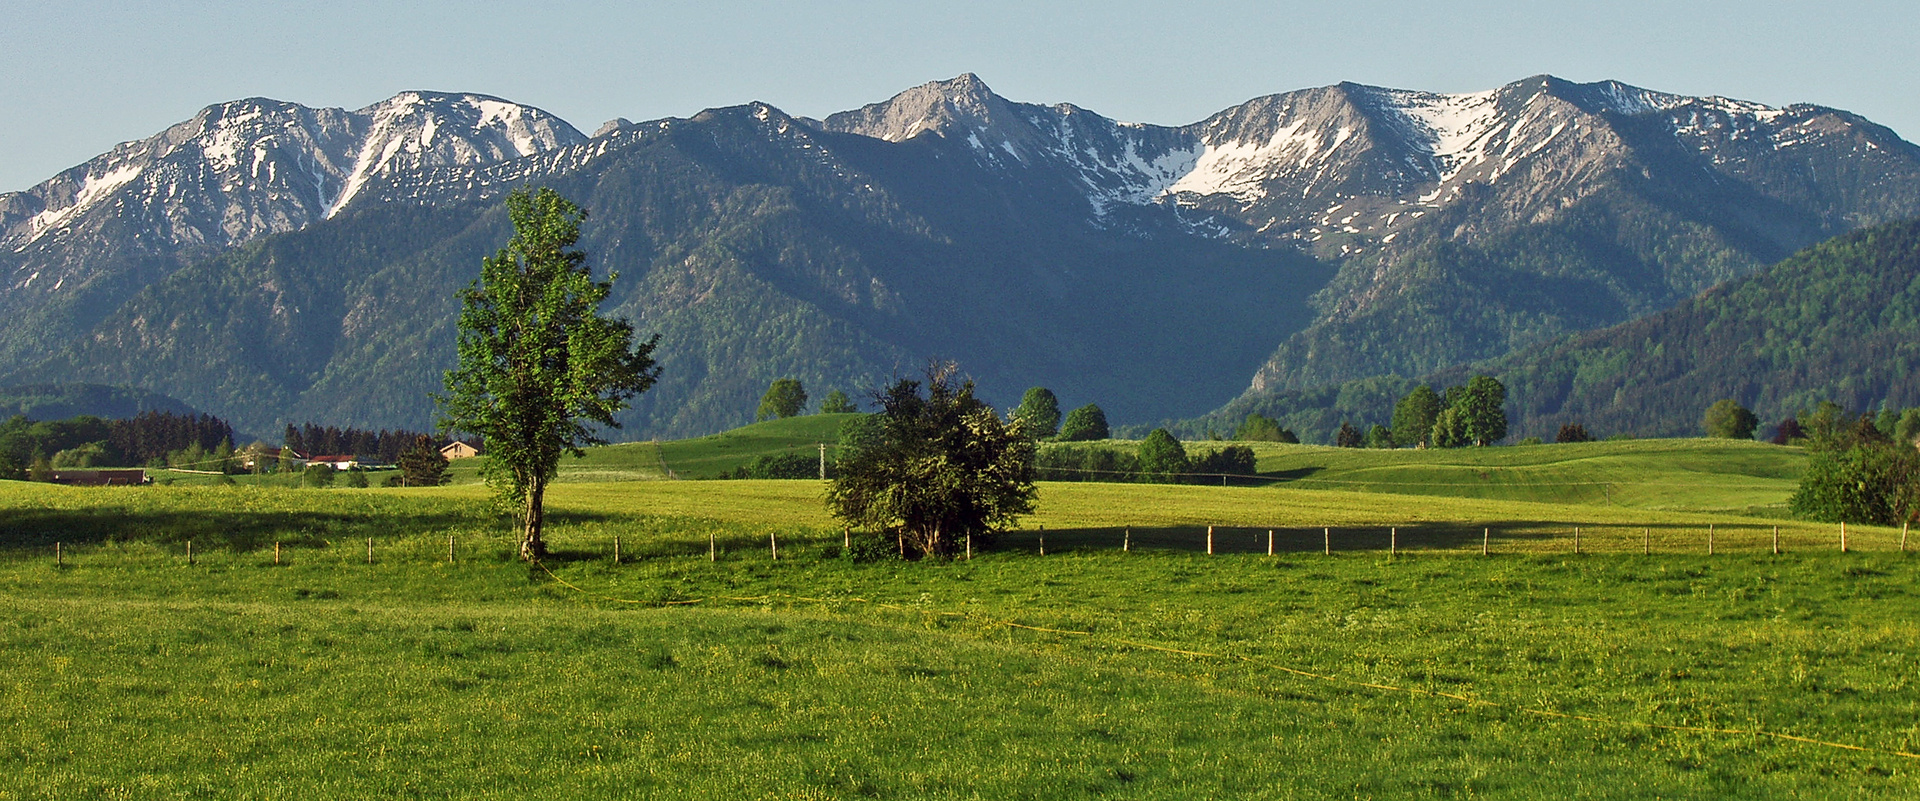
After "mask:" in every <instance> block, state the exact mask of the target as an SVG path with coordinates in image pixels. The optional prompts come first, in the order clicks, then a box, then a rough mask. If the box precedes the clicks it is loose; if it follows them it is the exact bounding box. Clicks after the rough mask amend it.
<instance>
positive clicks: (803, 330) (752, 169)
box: [0, 75, 1920, 437]
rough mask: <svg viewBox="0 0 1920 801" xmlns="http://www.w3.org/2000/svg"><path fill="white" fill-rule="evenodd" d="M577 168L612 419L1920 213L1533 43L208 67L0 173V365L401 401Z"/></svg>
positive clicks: (1897, 189) (1869, 147) (745, 404)
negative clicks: (510, 240)
mask: <svg viewBox="0 0 1920 801" xmlns="http://www.w3.org/2000/svg"><path fill="white" fill-rule="evenodd" d="M526 185H545V186H552V187H554V188H556V189H558V190H560V191H561V192H562V193H564V194H567V195H568V196H569V197H572V198H573V199H575V200H576V201H577V202H579V203H580V204H581V205H583V206H584V207H586V208H587V209H588V210H589V212H590V214H591V216H590V218H589V221H588V224H587V227H586V229H585V230H584V236H583V240H582V244H583V246H584V247H585V248H586V250H587V251H588V252H589V253H590V254H591V258H592V261H593V263H594V264H595V265H596V266H597V267H599V268H601V269H604V270H608V271H613V272H618V273H619V275H620V277H619V279H618V281H617V282H616V287H615V295H614V297H613V298H612V300H611V311H612V312H613V313H616V314H620V315H624V316H626V317H629V318H630V319H632V320H633V321H634V322H635V325H636V327H637V328H638V329H639V330H641V331H642V332H658V333H660V334H661V335H662V345H661V348H660V350H659V354H660V355H661V357H662V364H663V367H664V371H663V376H662V380H661V383H660V384H659V385H658V386H657V387H656V388H655V390H653V391H652V392H650V393H648V394H647V395H646V396H643V398H642V399H641V401H640V402H639V403H638V404H636V406H635V408H634V409H633V410H631V411H630V412H629V413H628V415H627V416H626V417H625V418H624V419H625V421H626V422H627V423H628V431H627V432H626V434H624V435H623V436H628V437H635V436H638V437H645V436H679V435H687V434H697V433H705V432H709V431H713V430H718V429H721V428H725V427H728V426H731V425H734V424H738V423H740V422H744V421H746V420H747V419H749V418H750V416H751V414H752V410H753V408H754V405H755V404H754V401H755V399H756V398H757V396H758V394H759V392H760V391H761V390H763V389H764V388H765V387H766V385H767V383H768V382H769V381H770V380H771V379H773V378H775V377H781V376H794V377H799V378H801V379H802V380H803V381H804V382H805V383H806V385H807V386H808V387H809V388H810V389H812V390H814V391H815V392H816V394H824V392H825V391H826V390H827V389H832V388H839V389H845V390H847V391H849V393H850V394H854V395H856V397H858V395H859V393H860V391H862V390H865V389H869V388H872V387H875V386H878V385H879V384H881V383H882V382H884V381H886V380H887V379H888V378H889V377H891V376H895V375H910V374H913V373H915V372H917V371H918V369H919V367H920V365H921V364H922V363H923V362H924V361H925V360H926V359H927V358H929V357H944V358H954V359H957V360H959V361H960V362H961V363H962V366H963V367H964V368H966V369H967V370H968V371H969V372H970V373H972V375H973V376H974V377H975V379H976V380H978V381H979V382H980V384H981V385H982V389H983V391H984V392H985V393H986V395H987V397H989V398H992V399H995V400H998V401H1001V402H1003V403H1005V404H1007V405H1010V404H1011V402H1012V400H1013V399H1015V398H1017V397H1018V396H1019V393H1020V391H1021V390H1022V389H1024V388H1025V387H1027V386H1032V385H1045V386H1049V387H1051V388H1053V389H1054V390H1055V391H1056V393H1058V394H1059V395H1060V396H1061V398H1062V400H1063V402H1066V403H1068V404H1070V405H1078V404H1080V403H1085V402H1098V403H1100V404H1101V405H1102V406H1103V407H1105V408H1106V409H1107V410H1108V412H1109V414H1110V415H1111V416H1112V417H1114V418H1115V419H1117V420H1134V421H1143V420H1152V419H1161V418H1174V417H1193V416H1196V415H1200V414H1203V413H1205V412H1207V411H1208V410H1211V409H1215V408H1219V407H1221V405H1222V404H1223V403H1225V402H1227V401H1228V400H1229V399H1233V398H1235V397H1236V396H1238V397H1239V399H1240V400H1238V401H1236V403H1237V404H1239V405H1241V406H1245V405H1246V404H1248V403H1250V402H1252V401H1253V400H1254V399H1258V398H1263V397H1278V396H1280V395H1285V394H1286V393H1299V392H1304V391H1308V390H1312V389H1313V388H1318V387H1330V386H1343V385H1349V384H1352V383H1353V382H1356V381H1364V380H1369V379H1379V380H1386V379H1385V378H1383V377H1388V376H1415V375H1423V374H1427V373H1431V372H1433V371H1438V370H1445V369H1447V368H1450V367H1454V366H1456V365H1462V364H1467V363H1473V362H1477V361H1482V360H1487V359H1493V358H1497V357H1500V356H1501V355H1503V354H1507V353H1511V352H1518V351H1522V350H1525V349H1527V348H1529V347H1533V346H1538V345H1541V344H1542V343H1551V342H1556V341H1560V340H1562V339H1563V338H1565V337H1567V336H1569V335H1572V334H1575V333H1577V332H1581V331H1589V330H1593V329H1599V328H1603V327H1606V326H1610V325H1614V324H1618V323H1622V322H1625V321H1628V320H1632V319H1635V318H1640V317H1644V316H1646V315H1650V314H1654V313H1658V312H1661V311H1663V310H1665V309H1669V308H1672V307H1674V306H1675V305H1676V304H1679V303H1681V302H1682V301H1684V300H1686V299H1687V298H1690V297H1693V296H1695V295H1698V294H1699V293H1701V292H1703V291H1705V290H1708V289H1709V288H1711V287H1714V286H1717V285H1720V284H1723V283H1725V282H1727V281H1729V280H1731V279H1735V278H1738V277H1741V276H1745V275H1748V274H1751V273H1754V272H1756V271H1758V270H1760V269H1761V268H1762V267H1764V266H1766V265H1769V264H1772V263H1774V262H1777V261H1779V260H1780V259H1783V258H1785V257H1786V256H1788V255H1789V254H1791V253H1793V252H1795V251H1796V250H1799V249H1801V248H1803V247H1806V246H1808V245H1811V244H1813V243H1816V242H1819V241H1821V240H1824V239H1827V238H1830V237H1833V236H1836V235H1839V234H1843V233H1846V232H1848V231H1852V230H1855V229H1857V228H1860V227H1863V226H1866V225H1870V224H1874V223H1879V222H1883V221H1888V220H1897V219H1904V218H1909V217H1914V216H1920V148H1916V147H1915V146H1914V145H1912V144H1910V143H1907V142H1905V141H1903V140H1901V139H1900V138H1899V137H1898V136H1897V135H1895V134H1894V133H1893V132H1892V131H1889V130H1887V129H1886V128H1883V127H1880V126H1878V125H1875V124H1873V123H1871V122H1869V121H1867V120H1864V119H1862V118H1859V117H1857V116H1855V115H1852V114H1849V113H1847V112H1844V111H1839V110H1835V109H1830V108H1825V107H1820V106H1813V105H1795V106H1788V107H1785V108H1772V107H1766V106H1762V105H1759V104H1755V103H1749V102H1744V101H1737V100H1730V99H1725V98H1715V97H1707V98H1700V97H1686V96H1680V95H1671V94H1665V93H1660V92H1654V91H1649V90H1644V89H1638V88H1634V87H1630V86H1626V85H1624V84H1620V83H1616V82H1602V83H1591V84H1579V83H1571V82H1567V81H1563V80H1560V79H1557V78H1552V77H1547V76H1541V77H1534V78H1528V79H1525V80H1521V81H1517V82H1514V83H1512V84H1508V85H1506V86H1503V87H1500V88H1498V89H1494V90H1490V91H1486V92H1478V93H1471V94H1435V93H1425V92H1414V91H1404V90H1394V89H1383V88H1378V87H1369V86H1361V85H1357V84H1340V85H1336V86H1330V87H1323V88H1316V89H1307V90H1302V91H1296V92H1288V93H1283V94H1277V95H1271V96H1267V97H1261V98H1256V99H1254V100H1250V101H1248V102H1246V103H1244V104H1241V105H1239V106H1235V107H1233V108H1230V109H1226V110H1223V111H1221V112H1219V113H1218V114H1215V115H1213V116H1211V117H1209V118H1207V119H1205V120H1202V121H1200V122H1196V123H1193V124H1191V125H1185V126H1177V127H1168V126H1155V125H1144V124H1135V123H1125V122H1119V121H1115V120H1111V119H1108V118H1106V117H1103V116H1101V115H1099V114H1096V113H1093V112H1091V111H1087V110H1085V109H1081V108H1078V107H1076V106H1072V105H1067V104H1059V105H1050V106H1048V105H1035V104H1027V103H1018V102H1013V101H1009V100H1007V99H1005V98H1002V97H1000V96H998V95H996V94H994V93H993V92H992V91H991V90H990V89H988V87H987V86H986V85H985V84H984V83H983V82H981V81H980V80H979V79H978V78H976V77H974V76H972V75H962V76H960V77H958V78H955V79H952V80H948V81H939V82H934V83H929V84H926V85H924V86H920V87H916V88H913V89H909V90H907V91H905V92H902V93H901V94H899V95H897V96H895V97H893V98H892V99H890V100H888V101H886V102H883V103H876V104H873V105H869V106H866V107H863V108H860V109H856V110H852V111H847V112H843V113H839V114H834V115H830V116H827V117H826V118H825V119H820V120H814V119H808V118H804V117H796V116H791V115H788V114H785V113H783V112H781V111H780V110H779V109H776V108H774V107H772V106H769V105H767V104H764V103H752V104H748V105H745V106H736V107H730V108H721V109H711V110H708V111H704V112H701V113H700V114H697V115H694V116H692V117H690V118H685V119H678V118H675V119H663V120H655V121H649V122H644V123H633V122H629V121H626V120H614V121H611V122H608V123H607V124H605V125H602V126H600V128H599V129H598V130H597V131H596V132H595V133H594V135H592V136H586V135H583V134H581V133H580V132H579V131H578V130H577V129H575V128H573V127H571V126H569V125H568V124H567V123H566V122H564V121H561V120H559V119H558V118H555V117H553V116H552V115H549V114H546V113H544V112H541V111H540V110H538V109H534V108H531V107H526V106H520V105H516V104H513V103H510V102H507V101H504V100H500V99H497V98H492V97H486V96H482V95H462V94H439V93H430V92H408V93H403V94H401V95H399V96H397V97H395V98H393V99H391V100H388V101H385V102H383V103H379V104H376V105H374V106H370V107H368V108H366V109H362V110H360V111H354V112H348V111H344V110H340V109H310V108H306V107H302V106H298V105H295V104H291V103H282V102H278V101H269V100H260V99H254V100H245V101H236V102H233V103H226V104H221V105H218V106H212V107H209V108H208V109H205V110H203V111H202V112H201V113H200V114H198V115H196V116H195V117H194V118H193V119H192V120H189V121H187V122H184V123H181V124H179V125H176V126H174V127H172V128H170V129H168V130H167V131H165V132H162V133H161V134H159V135H156V136H154V137H152V138H149V139H146V140H142V141H138V142H130V143H127V144H124V145H121V146H119V147H117V148H115V149H114V150H113V151H110V152H109V153H107V154H104V155H102V156H100V157H98V158H96V159H94V160H92V161H89V162H88V163H86V164H83V165H80V166H78V167H75V168H73V169H71V170H68V171H66V172H64V173H62V174H60V175H59V176H55V177H54V178H53V179H51V180H49V181H47V182H46V183H43V184H41V185H39V186H36V187H34V188H32V189H29V190H27V191H25V192H19V193H13V194H8V195H4V196H0V281H3V282H4V283H3V284H0V314H4V315H5V316H6V319H9V320H11V321H13V324H12V325H9V326H7V327H6V329H5V330H4V331H0V381H5V382H8V383H33V382H48V381H91V382H95V383H102V384H114V385H133V386H143V387H147V388H149V389H152V390H155V391H158V392H162V393H165V394H167V395H170V396H174V397H178V398H180V399H182V400H184V401H186V402H188V403H191V404H193V405H194V406H196V407H199V408H202V409H207V410H209V411H213V412H215V413H217V414H221V415H223V416H225V417H227V418H228V419H230V420H232V421H233V422H234V424H235V425H236V426H237V427H239V428H241V429H242V430H247V431H255V432H258V431H273V430H277V428H278V426H279V425H281V424H284V423H285V422H289V421H303V420H320V421H326V422H332V423H337V424H351V425H360V426H368V427H379V426H387V427H391V426H401V427H412V428H421V427H425V426H428V425H430V424H431V406H430V404H428V403H427V402H426V394H427V393H428V392H430V391H432V390H434V389H436V388H437V387H438V385H439V375H440V371H441V370H444V369H445V368H446V367H448V366H450V363H451V361H452V358H453V349H452V341H453V331H452V320H453V317H454V315H455V313H456V312H457V302H456V300H455V292H456V291H457V290H458V289H459V288H461V287H463V286H465V285H466V283H467V282H468V281H470V280H472V278H473V277H474V276H475V275H476V274H477V268H478V264H479V261H480V258H481V257H482V256H484V255H486V254H487V253H490V252H491V251H492V250H494V249H496V248H498V247H499V246H500V245H501V244H502V243H503V242H504V241H505V240H506V238H507V236H508V235H509V234H510V230H509V228H508V226H507V224H506V222H505V219H504V214H503V212H502V210H501V208H500V203H499V201H500V198H501V197H502V196H503V195H504V194H505V193H506V192H508V191H510V190H512V189H513V188H516V187H520V186H526Z"/></svg>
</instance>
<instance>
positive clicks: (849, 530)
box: [840, 526, 853, 549]
mask: <svg viewBox="0 0 1920 801" xmlns="http://www.w3.org/2000/svg"><path fill="white" fill-rule="evenodd" d="M840 547H841V548H846V549H851V548H853V527H852V526H846V527H843V528H841V529H840Z"/></svg>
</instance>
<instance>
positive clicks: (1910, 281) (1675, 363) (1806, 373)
mask: <svg viewBox="0 0 1920 801" xmlns="http://www.w3.org/2000/svg"><path fill="white" fill-rule="evenodd" d="M1476 373H1487V374H1491V375H1493V376H1495V377H1497V378H1499V379H1500V380H1501V381H1502V382H1504V383H1505V384H1506V386H1507V390H1508V401H1507V411H1508V414H1509V416H1510V417H1511V418H1512V420H1513V426H1512V433H1511V434H1510V438H1512V439H1518V438H1521V437H1525V436H1539V437H1543V438H1548V439H1550V438H1551V437H1552V436H1553V435H1554V433H1555V432H1556V431H1557V430H1558V428H1559V427H1560V425H1561V424H1563V423H1570V422H1577V423H1581V424H1583V425H1584V426H1585V427H1586V428H1587V429H1588V430H1589V431H1591V432H1593V433H1595V434H1597V435H1601V436H1606V435H1610V434H1618V433H1626V434H1633V435H1638V436H1694V435H1699V434H1700V433H1701V430H1702V429H1701V422H1700V421H1701V415H1702V413H1703V412H1704V411H1705V410H1706V408H1707V406H1709V405H1711V404H1712V403H1713V402H1715V401H1717V400H1720V399H1722V398H1732V399H1734V400H1736V401H1739V402H1740V403H1741V404H1742V405H1745V406H1747V407H1749V408H1751V409H1753V410H1754V411H1755V412H1756V413H1757V414H1758V415H1759V416H1760V418H1761V420H1762V421H1763V422H1764V423H1769V424H1771V423H1775V422H1778V421H1779V420H1781V419H1783V418H1785V417H1787V416H1789V415H1793V414H1795V413H1796V412H1798V411H1799V410H1803V409H1810V408H1812V407H1813V406H1814V405H1816V404H1817V403H1819V402H1821V401H1833V402H1835V403H1838V404H1840V405H1841V406H1843V407H1845V408H1847V409H1849V410H1853V411H1865V410H1873V409H1880V408H1885V407H1893V408H1896V409H1897V408H1906V407H1911V406H1920V220H1909V221H1905V222H1898V223H1889V224H1886V225H1881V226H1876V227H1872V228H1868V229H1864V230H1861V231H1856V232H1853V233H1850V234H1845V235H1842V236H1839V237H1836V238H1834V239H1831V240H1829V241H1826V242H1823V243H1821V244H1819V245H1816V246H1814V247H1811V248H1808V249H1806V250H1803V251H1801V252H1799V253H1796V254H1794V255H1793V256H1792V257H1791V258H1788V259H1786V260H1784V261H1782V262H1780V263H1779V264H1776V265H1774V266H1773V267H1770V268H1768V269H1766V270H1764V271H1762V272H1760V273H1757V274H1755V275H1752V276H1748V277H1745V278H1740V279H1736V280H1733V281H1730V282H1727V283H1726V284H1723V285H1721V286H1717V287H1714V288H1712V289H1710V290H1708V291H1706V292H1704V293H1702V294H1700V295H1698V296H1696V297H1694V298H1690V299H1688V300H1686V301H1684V302H1682V303H1681V304H1680V305H1678V306H1676V307H1675V308H1673V309H1670V310H1668V311H1665V312H1660V313H1657V314H1653V315H1650V316H1647V317H1644V318H1642V319H1639V320H1634V321H1632V322H1629V323H1625V324H1622V325H1618V326H1613V327H1610V328H1606V329H1602V330H1599V331H1592V332H1588V333H1584V334H1578V335H1571V336H1567V337H1564V338H1562V339H1560V340H1557V341H1554V342H1550V343H1545V344H1542V345H1536V346H1533V347H1530V348H1525V349H1522V350H1519V351H1516V352H1514V353H1511V354H1508V355H1505V356H1502V357H1500V358H1497V359H1492V360H1488V361H1485V362H1481V363H1478V364H1474V365H1471V366H1468V367H1457V368H1450V369H1447V370H1443V371H1438V372H1435V373H1431V374H1428V375H1425V376H1422V377H1421V378H1419V379H1417V380H1404V379H1372V380H1364V381H1352V382H1345V383H1342V384H1333V385H1326V386H1322V387H1317V388H1312V389H1308V390H1298V391H1290V392H1285V393H1267V394H1264V395H1249V396H1246V397H1242V398H1240V399H1238V400H1236V401H1235V402H1234V403H1232V404H1229V405H1228V406H1227V407H1226V408H1224V409H1222V410H1220V411H1219V412H1216V413H1215V414H1213V415H1209V416H1208V417H1206V418H1203V419H1201V420H1199V421H1195V422H1193V423H1190V424H1188V426H1187V429H1188V430H1190V431H1204V430H1205V429H1206V427H1208V426H1212V427H1214V428H1215V429H1216V430H1220V429H1223V428H1226V429H1230V428H1231V424H1232V423H1234V422H1237V421H1238V419H1239V418H1242V417H1244V416H1245V415H1246V414H1247V413H1248V412H1252V411H1259V412H1262V413H1266V414H1269V415H1275V416H1278V417H1279V418H1280V419H1281V420H1282V421H1283V422H1286V423H1290V424H1291V425H1292V426H1294V427H1295V428H1297V429H1298V430H1299V431H1300V433H1301V434H1302V435H1303V436H1304V437H1306V438H1307V439H1308V440H1310V441H1325V440H1326V438H1327V437H1330V436H1331V431H1332V429H1334V428H1337V427H1338V426H1339V424H1340V422H1341V421H1342V420H1351V421H1354V422H1355V423H1361V424H1372V423H1381V424H1385V423H1387V422H1389V420H1390V418H1391V416H1392V408H1393V403H1394V401H1395V400H1397V399H1398V397H1400V395H1402V394H1404V393H1405V392H1406V390H1407V389H1409V388H1411V387H1412V386H1413V385H1414V384H1417V383H1426V384H1429V385H1431V386H1433V387H1435V388H1436V389H1438V388H1444V387H1446V386H1449V385H1454V384H1463V383H1465V382H1466V379H1467V378H1468V377H1469V376H1471V375H1473V374H1476Z"/></svg>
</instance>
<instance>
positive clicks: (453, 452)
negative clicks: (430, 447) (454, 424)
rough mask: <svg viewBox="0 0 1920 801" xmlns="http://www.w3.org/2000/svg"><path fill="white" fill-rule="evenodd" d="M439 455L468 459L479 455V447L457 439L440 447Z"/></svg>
mask: <svg viewBox="0 0 1920 801" xmlns="http://www.w3.org/2000/svg"><path fill="white" fill-rule="evenodd" d="M440 455H441V456H445V457H447V458H448V459H468V458H472V457H475V456H479V455H480V449H479V448H476V447H473V446H472V445H468V444H467V443H464V442H461V441H459V440H454V441H452V442H449V443H447V444H446V446H445V447H443V448H441V449H440Z"/></svg>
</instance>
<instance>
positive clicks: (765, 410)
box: [753, 378, 807, 423]
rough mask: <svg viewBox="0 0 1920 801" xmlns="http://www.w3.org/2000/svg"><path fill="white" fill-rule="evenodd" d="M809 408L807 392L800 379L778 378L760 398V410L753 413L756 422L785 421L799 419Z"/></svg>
mask: <svg viewBox="0 0 1920 801" xmlns="http://www.w3.org/2000/svg"><path fill="white" fill-rule="evenodd" d="M806 408H807V390H806V388H805V387H802V386H800V379H798V378H776V379H774V380H773V384H772V385H770V386H768V387H767V394H765V395H761V396H760V408H759V409H756V410H755V411H754V413H753V420H754V422H756V423H757V422H759V421H761V420H773V419H776V418H777V419H785V418H788V417H797V416H799V415H800V412H802V411H805V410H806Z"/></svg>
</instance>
